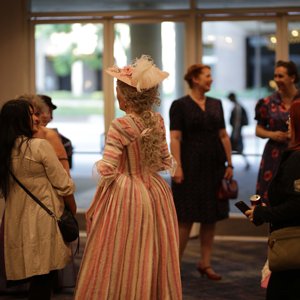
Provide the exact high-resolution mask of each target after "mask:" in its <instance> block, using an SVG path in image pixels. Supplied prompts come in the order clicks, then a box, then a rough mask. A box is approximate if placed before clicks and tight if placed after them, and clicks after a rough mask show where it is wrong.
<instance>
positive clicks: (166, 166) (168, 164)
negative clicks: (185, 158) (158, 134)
mask: <svg viewBox="0 0 300 300" xmlns="http://www.w3.org/2000/svg"><path fill="white" fill-rule="evenodd" d="M159 122H160V128H161V131H162V132H163V135H162V141H161V158H162V169H161V171H163V170H166V171H169V173H170V175H171V176H174V174H175V171H176V168H177V162H176V160H175V158H174V157H173V156H172V155H171V154H170V152H169V148H168V144H167V141H166V129H165V124H164V120H163V118H162V116H161V115H159Z"/></svg>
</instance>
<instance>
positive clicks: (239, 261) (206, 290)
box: [0, 237, 266, 300]
mask: <svg viewBox="0 0 300 300" xmlns="http://www.w3.org/2000/svg"><path fill="white" fill-rule="evenodd" d="M84 246H85V238H81V245H80V253H79V255H77V256H76V257H75V264H76V266H79V264H80V261H81V257H82V253H83V248H84ZM198 249H199V241H198V239H191V240H190V241H189V243H188V246H187V249H186V252H185V255H184V258H183V262H182V287H183V299H184V300H221V299H222V300H261V299H264V296H265V290H264V289H262V288H260V270H261V268H262V266H263V264H264V260H265V256H266V240H265V239H263V238H256V239H245V238H242V237H241V238H230V239H227V238H226V237H216V241H215V248H214V256H213V266H214V268H215V270H216V271H217V272H219V273H220V274H221V275H222V276H223V278H222V280H220V281H211V280H209V279H207V278H206V277H205V278H203V277H201V276H200V274H199V273H198V272H197V270H196V268H195V266H196V262H197V260H198V259H199V251H198ZM99 276H100V275H99ZM72 298H73V289H64V290H62V291H61V292H60V293H59V294H55V295H54V296H53V298H52V299H54V300H71V299H72ZM0 299H1V300H9V299H26V296H25V295H24V293H16V292H9V293H1V294H0ZM41 300H42V299H41ZM82 300H85V299H82ZM99 300H100V299H99ZM120 300H122V299H120ZM140 300H143V299H140ZM153 300H163V299H153Z"/></svg>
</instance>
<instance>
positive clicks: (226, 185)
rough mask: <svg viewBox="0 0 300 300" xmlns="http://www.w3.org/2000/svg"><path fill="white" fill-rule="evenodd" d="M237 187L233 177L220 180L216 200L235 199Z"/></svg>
mask: <svg viewBox="0 0 300 300" xmlns="http://www.w3.org/2000/svg"><path fill="white" fill-rule="evenodd" d="M238 192H239V187H238V183H237V181H236V180H235V179H230V180H228V179H225V178H223V179H222V180H221V184H220V187H219V189H218V192H217V198H218V200H221V201H222V200H228V199H236V198H237V197H238Z"/></svg>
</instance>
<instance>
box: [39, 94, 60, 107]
mask: <svg viewBox="0 0 300 300" xmlns="http://www.w3.org/2000/svg"><path fill="white" fill-rule="evenodd" d="M38 96H39V97H40V98H41V99H42V100H43V101H44V102H45V104H46V105H48V107H49V108H51V109H52V110H54V109H56V108H57V106H56V105H55V104H53V103H52V98H51V97H49V96H47V95H41V94H39V95H38Z"/></svg>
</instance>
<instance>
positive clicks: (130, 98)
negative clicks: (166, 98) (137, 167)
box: [117, 80, 164, 171]
mask: <svg viewBox="0 0 300 300" xmlns="http://www.w3.org/2000/svg"><path fill="white" fill-rule="evenodd" d="M117 85H118V88H119V89H120V91H121V92H122V94H123V96H124V99H125V103H126V107H127V108H128V109H129V110H130V111H132V112H134V113H136V114H137V115H139V117H140V120H141V122H142V124H143V126H144V128H145V129H144V130H143V131H142V134H141V149H142V160H143V162H144V163H145V164H146V167H147V168H148V169H150V170H153V171H157V170H159V168H160V165H161V153H160V151H161V149H160V146H161V141H162V139H163V138H164V132H163V131H162V130H161V128H160V118H159V115H158V114H155V113H153V111H152V107H153V105H159V104H160V99H159V92H158V86H155V87H152V88H150V89H144V90H141V91H140V92H138V91H137V89H136V88H135V87H132V86H130V85H128V84H126V83H124V82H123V81H121V80H118V81H117Z"/></svg>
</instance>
